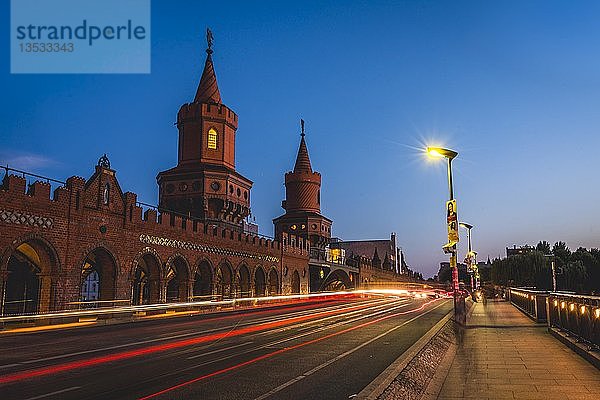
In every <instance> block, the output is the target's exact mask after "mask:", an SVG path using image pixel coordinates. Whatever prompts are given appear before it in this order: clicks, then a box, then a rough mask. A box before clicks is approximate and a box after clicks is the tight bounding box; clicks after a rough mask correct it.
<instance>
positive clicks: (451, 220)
mask: <svg viewBox="0 0 600 400" xmlns="http://www.w3.org/2000/svg"><path fill="white" fill-rule="evenodd" d="M446 221H447V223H448V242H449V243H452V242H455V243H456V242H458V240H459V238H458V210H457V208H456V200H455V199H452V200H450V201H447V202H446Z"/></svg>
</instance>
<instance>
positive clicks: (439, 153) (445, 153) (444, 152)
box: [427, 146, 458, 160]
mask: <svg viewBox="0 0 600 400" xmlns="http://www.w3.org/2000/svg"><path fill="white" fill-rule="evenodd" d="M427 155H428V156H429V157H431V158H444V157H446V158H448V159H450V160H452V159H453V158H454V157H456V156H457V155H458V153H457V152H455V151H453V150H449V149H444V148H442V147H431V146H428V147H427Z"/></svg>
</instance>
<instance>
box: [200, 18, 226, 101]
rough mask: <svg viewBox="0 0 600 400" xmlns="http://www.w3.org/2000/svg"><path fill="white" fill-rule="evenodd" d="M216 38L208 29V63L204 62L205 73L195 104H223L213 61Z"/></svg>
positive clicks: (203, 73)
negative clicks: (213, 47)
mask: <svg viewBox="0 0 600 400" xmlns="http://www.w3.org/2000/svg"><path fill="white" fill-rule="evenodd" d="M213 42H214V37H213V34H212V31H211V30H210V29H209V28H207V29H206V43H207V47H206V61H205V62H204V71H203V72H202V77H201V78H200V84H199V85H198V90H197V91H196V96H195V97H194V103H218V104H221V93H220V92H219V85H218V84H217V75H216V74H215V67H214V65H213V61H212V53H213V49H212V45H213Z"/></svg>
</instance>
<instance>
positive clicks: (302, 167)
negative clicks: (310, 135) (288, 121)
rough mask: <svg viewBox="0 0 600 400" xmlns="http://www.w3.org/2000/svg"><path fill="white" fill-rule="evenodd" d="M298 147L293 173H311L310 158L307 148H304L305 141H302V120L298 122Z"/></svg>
mask: <svg viewBox="0 0 600 400" xmlns="http://www.w3.org/2000/svg"><path fill="white" fill-rule="evenodd" d="M300 127H301V131H300V137H301V139H300V147H299V148H298V155H297V156H296V164H295V165H294V172H312V167H311V165H310V158H309V157H308V148H307V147H306V141H305V140H304V136H305V133H304V120H303V119H301V120H300Z"/></svg>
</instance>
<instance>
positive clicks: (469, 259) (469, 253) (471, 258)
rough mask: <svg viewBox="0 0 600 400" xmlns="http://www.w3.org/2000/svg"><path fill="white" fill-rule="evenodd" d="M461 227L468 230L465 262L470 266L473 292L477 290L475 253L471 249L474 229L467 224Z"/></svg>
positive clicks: (461, 224)
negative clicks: (474, 276)
mask: <svg viewBox="0 0 600 400" xmlns="http://www.w3.org/2000/svg"><path fill="white" fill-rule="evenodd" d="M460 226H462V227H463V228H465V229H466V230H467V256H466V257H465V261H466V262H467V265H468V269H469V275H470V276H471V290H474V289H475V285H473V275H474V274H475V270H474V268H475V267H474V265H473V263H474V261H475V260H474V254H473V253H474V252H473V248H472V247H471V229H473V225H471V224H468V223H466V222H461V223H460Z"/></svg>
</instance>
